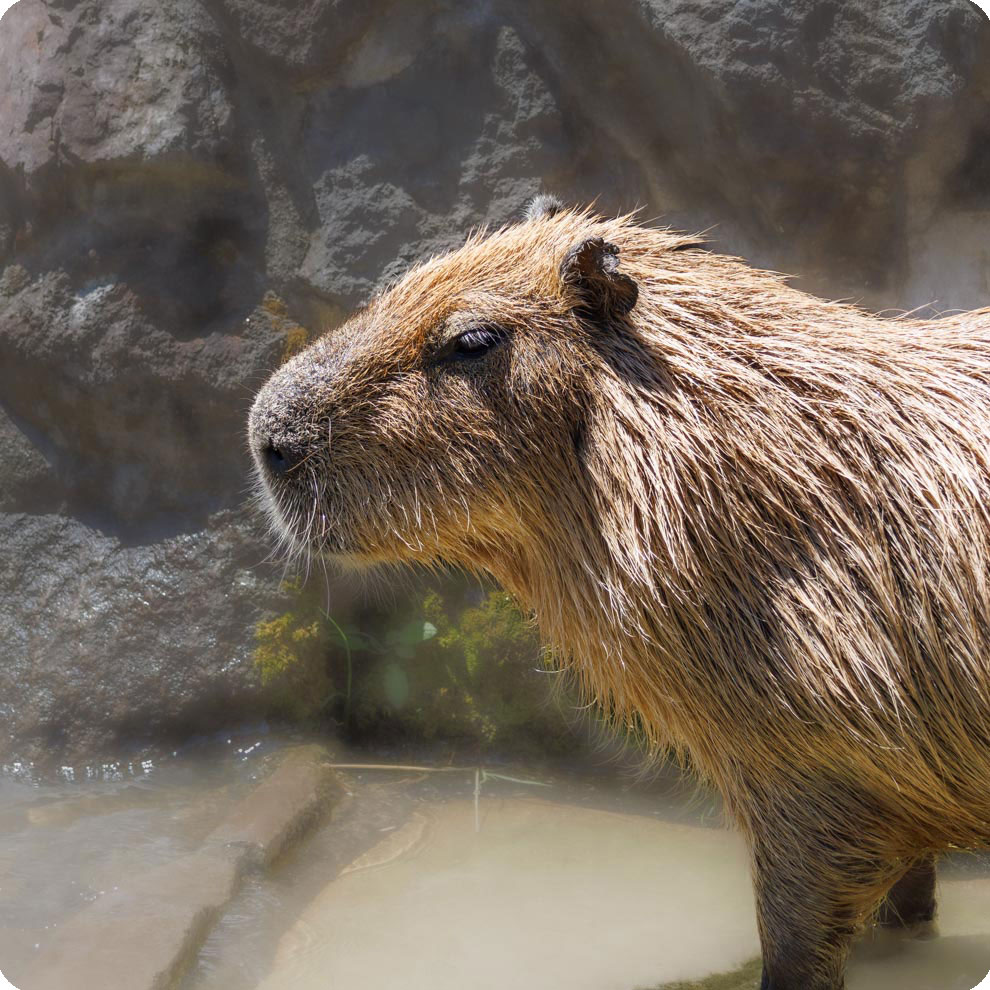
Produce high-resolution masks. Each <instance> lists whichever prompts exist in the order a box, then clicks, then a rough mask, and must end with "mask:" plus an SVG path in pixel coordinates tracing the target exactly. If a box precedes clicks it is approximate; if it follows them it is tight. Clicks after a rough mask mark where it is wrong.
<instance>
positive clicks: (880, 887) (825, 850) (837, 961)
mask: <svg viewBox="0 0 990 990" xmlns="http://www.w3.org/2000/svg"><path fill="white" fill-rule="evenodd" d="M775 838H776V840H777V841H773V840H771V841H764V842H762V843H761V842H760V841H759V840H758V841H757V843H756V845H755V846H754V850H753V868H754V882H755V886H756V904H757V920H758V923H759V929H760V943H761V947H762V951H763V981H762V983H761V990H843V987H844V986H845V982H844V973H845V967H846V958H847V957H848V955H849V948H850V945H851V943H852V939H853V936H854V935H855V934H856V933H857V931H858V930H859V929H860V927H861V925H862V922H863V921H864V919H865V918H867V917H869V916H870V915H871V914H872V912H873V909H874V908H875V907H876V905H877V903H878V902H879V901H880V898H881V897H882V896H883V893H884V891H885V890H886V889H887V887H888V886H889V885H890V873H889V871H887V870H886V869H885V868H882V867H874V866H873V865H872V864H871V863H869V862H868V861H866V860H865V859H864V858H862V857H860V856H857V855H856V854H855V853H849V854H842V855H839V854H837V852H836V850H835V849H834V848H833V847H830V846H827V845H826V844H825V843H823V842H821V841H820V839H819V841H815V838H814V837H811V836H808V841H807V842H806V843H805V844H803V845H800V846H795V848H787V847H786V846H781V845H778V844H777V842H778V841H779V835H778V836H776V837H775Z"/></svg>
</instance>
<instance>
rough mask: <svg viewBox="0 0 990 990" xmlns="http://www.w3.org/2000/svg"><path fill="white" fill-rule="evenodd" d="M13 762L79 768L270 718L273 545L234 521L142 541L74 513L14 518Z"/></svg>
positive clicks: (5, 542) (4, 536)
mask: <svg viewBox="0 0 990 990" xmlns="http://www.w3.org/2000/svg"><path fill="white" fill-rule="evenodd" d="M0 545H2V546H3V547H4V552H3V554H2V555H0V587H3V588H4V608H3V610H2V611H0V641H2V642H3V643H4V663H3V665H0V699H2V702H0V704H2V714H3V729H4V733H3V738H0V753H4V754H10V753H15V752H17V753H20V754H21V755H23V756H28V757H33V758H35V759H38V760H41V761H45V762H51V761H57V760H60V759H61V760H64V761H66V762H71V761H72V760H73V759H74V758H75V757H77V756H78V754H79V753H80V752H82V753H90V754H95V755H99V754H106V753H108V752H110V751H111V750H112V747H113V746H115V745H119V744H121V743H122V742H123V741H126V740H130V741H132V742H134V741H137V742H144V743H151V742H154V741H155V740H160V739H162V738H174V737H175V736H176V735H182V734H184V733H190V732H194V731H197V730H202V728H203V727H204V726H214V727H216V726H220V725H223V724H227V723H228V722H229V718H230V715H229V713H230V711H231V710H232V709H233V710H234V711H236V712H237V713H238V716H239V717H241V718H246V717H250V716H251V715H252V714H253V715H255V716H257V714H258V712H259V711H261V710H262V709H263V698H262V692H261V689H260V686H259V684H258V683H257V679H256V674H255V670H254V666H253V663H252V650H253V646H254V642H253V626H252V624H251V623H250V621H249V620H250V617H251V615H252V614H259V613H260V612H261V611H262V610H263V609H264V608H265V607H266V606H268V605H269V604H270V602H271V594H272V593H271V587H270V583H269V581H268V580H266V577H265V575H264V572H260V573H259V571H258V569H257V565H258V563H259V561H260V560H261V558H262V556H263V554H264V552H265V551H264V547H263V545H262V544H261V542H260V541H259V540H257V538H255V537H254V536H253V535H252V534H251V532H250V524H248V523H246V522H245V521H244V519H243V518H241V517H239V516H237V515H236V514H233V513H224V514H220V515H218V516H214V517H212V518H211V519H210V520H209V526H208V527H207V528H205V529H203V530H201V531H196V532H191V533H185V534H180V535H175V536H171V537H169V538H167V539H164V540H161V541H159V542H154V543H149V544H142V545H136V546H128V545H125V544H122V543H121V542H120V540H118V539H117V538H115V537H113V536H110V535H106V534H103V533H100V532H99V531H98V530H95V529H91V528H89V527H87V526H86V525H84V524H83V523H81V522H79V521H78V520H74V519H71V518H68V517H65V516H60V515H54V514H52V515H28V514H24V513H20V514H14V513H7V514H2V515H0Z"/></svg>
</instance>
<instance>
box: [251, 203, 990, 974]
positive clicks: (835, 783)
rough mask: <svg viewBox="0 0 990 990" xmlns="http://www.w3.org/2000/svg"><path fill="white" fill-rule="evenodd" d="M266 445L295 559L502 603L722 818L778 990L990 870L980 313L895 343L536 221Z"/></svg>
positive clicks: (326, 365)
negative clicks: (944, 879)
mask: <svg viewBox="0 0 990 990" xmlns="http://www.w3.org/2000/svg"><path fill="white" fill-rule="evenodd" d="M250 436H251V444H252V449H253V451H254V454H255V458H256V461H257V464H258V471H259V476H260V478H261V480H262V491H263V498H264V500H265V502H266V505H267V507H268V509H269V512H270V514H271V517H272V519H273V521H274V523H275V526H276V528H277V529H278V531H279V533H280V534H281V535H282V537H283V538H284V539H285V540H286V541H287V543H288V544H290V545H291V546H293V547H295V548H297V549H300V550H304V551H305V552H312V553H318V554H321V555H323V556H325V557H328V558H332V559H335V560H337V561H338V562H340V563H342V564H344V565H345V566H347V565H350V566H368V565H374V564H377V563H396V562H408V563H416V562H421V563H427V564H435V563H438V562H451V563H454V564H457V565H460V566H462V567H465V568H468V569H471V570H474V571H480V572H487V573H490V574H491V575H493V576H494V577H495V578H496V579H497V580H498V581H499V582H501V583H502V584H503V585H504V586H505V587H506V588H508V589H509V590H511V591H512V592H514V593H515V595H516V596H517V597H518V599H519V600H520V602H521V603H522V604H523V605H524V606H525V607H527V608H529V609H532V611H533V613H534V614H535V616H536V617H537V620H538V622H539V626H540V629H541V631H542V635H543V637H544V639H545V641H546V642H547V644H548V645H549V646H550V647H552V655H553V657H554V658H556V660H557V662H559V663H561V664H563V665H565V666H567V667H569V668H570V669H571V670H572V671H573V672H574V673H575V674H576V676H577V679H578V680H579V681H580V684H581V686H582V687H583V689H584V691H585V692H586V693H587V695H588V697H589V698H592V699H594V700H595V701H597V702H598V703H599V704H600V705H601V706H602V708H603V709H605V710H606V711H607V712H608V713H609V714H610V715H611V717H612V718H614V719H615V720H616V721H618V722H619V723H621V724H627V725H630V726H634V727H635V728H636V729H637V731H639V732H640V733H641V734H643V735H645V736H646V738H648V739H649V740H650V742H651V743H652V745H653V746H654V747H655V748H656V749H657V750H658V751H659V750H663V749H666V750H673V751H675V752H676V753H678V754H679V755H680V756H681V757H682V758H684V759H686V760H687V761H688V762H689V763H690V765H691V766H693V767H694V768H696V769H697V770H698V771H699V772H700V773H701V774H703V775H704V776H705V777H706V778H707V779H708V780H710V781H711V782H712V783H713V784H714V785H715V786H717V788H718V789H719V790H720V792H721V793H722V795H723V796H724V798H725V801H726V804H727V807H728V809H729V810H730V812H731V814H732V816H733V817H734V819H735V821H736V822H737V823H738V825H739V827H740V828H741V829H742V830H743V832H744V833H745V835H746V836H747V838H748V840H749V843H750V846H751V849H752V863H753V876H754V881H755V887H756V895H757V906H758V917H759V924H760V934H761V939H762V947H763V959H764V976H763V986H764V988H773V990H838V988H841V987H842V986H843V970H844V966H845V959H846V954H847V952H848V948H849V944H850V941H851V938H852V936H853V934H854V933H855V932H856V930H857V928H858V927H859V926H861V925H862V923H863V922H864V921H867V920H870V919H872V918H874V917H875V916H876V912H877V910H878V908H879V907H880V905H881V902H883V900H884V898H885V896H886V895H888V894H889V893H891V891H893V893H892V894H891V901H892V903H888V906H887V908H886V909H885V911H886V916H887V920H890V918H891V917H894V918H895V919H896V918H897V917H901V918H902V920H905V921H914V920H925V919H926V918H930V917H931V913H932V911H933V910H934V901H933V891H932V877H933V873H932V870H933V865H932V864H933V857H934V855H935V854H936V853H937V852H938V851H940V850H943V849H945V848H946V847H948V846H950V845H952V846H963V847H976V846H982V845H985V844H986V843H987V840H988V838H990V588H988V579H990V462H988V453H990V310H980V311H977V312H971V313H965V314H961V315H955V316H949V317H945V318H942V319H936V320H930V321H919V320H915V319H909V318H878V317H875V316H872V315H870V314H868V313H866V312H864V311H862V310H860V309H857V308H855V307H853V306H849V305H844V304H841V303H830V302H824V301H822V300H820V299H817V298H814V297H812V296H809V295H806V294H804V293H802V292H799V291H797V290H796V289H794V288H793V287H791V286H789V285H788V284H787V283H786V282H785V280H784V279H783V278H781V277H780V276H778V275H775V274H770V273H767V272H762V271H756V270H753V269H751V268H749V267H748V266H746V265H745V264H743V263H742V262H740V261H738V260H736V259H732V258H728V257H724V256H720V255H717V254H714V253H711V252H709V251H707V250H705V249H704V246H703V245H701V244H699V243H698V242H697V241H696V240H693V239H691V238H687V237H684V236H681V235H677V234H674V233H671V232H669V231H666V230H658V229H650V228H647V227H644V226H640V225H638V224H637V223H635V222H634V221H633V220H632V219H631V218H629V217H624V218H619V219H604V218H601V217H597V216H594V215H592V214H591V213H590V212H588V211H574V210H563V209H559V208H557V207H556V206H554V205H553V204H552V203H551V204H546V203H544V204H541V205H540V206H539V207H537V208H536V209H535V210H533V211H532V213H531V215H530V216H528V217H527V219H526V220H524V221H522V222H520V223H518V224H514V225H511V226H508V227H506V228H503V229H501V230H499V231H496V232H494V233H490V234H485V233H482V234H476V235H474V236H471V237H470V238H469V239H468V240H467V242H466V243H465V245H464V246H463V247H462V248H460V249H459V250H456V251H453V252H452V253H450V254H448V255H445V256H443V257H439V258H435V259H432V260H430V261H429V262H427V263H426V264H424V265H422V266H421V267H418V268H416V269H414V270H412V271H411V272H409V273H408V274H407V275H406V276H405V277H404V278H403V279H402V280H401V281H400V282H398V283H397V284H396V285H394V286H393V287H391V288H390V289H389V290H388V291H386V292H384V293H383V294H382V295H381V296H379V297H378V298H377V299H375V300H374V301H373V302H372V303H371V304H370V305H369V306H368V307H367V308H366V309H364V310H363V311H361V312H360V313H358V314H357V315H356V316H354V317H353V318H352V319H351V320H350V321H349V322H348V323H347V324H345V325H344V326H343V327H341V328H340V329H338V330H337V331H335V332H333V333H332V334H329V335H327V336H325V337H322V338H320V339H318V340H317V341H316V342H315V343H314V344H313V345H311V347H310V348H309V349H308V350H306V351H305V352H303V353H302V354H300V355H298V356H296V357H295V358H294V359H293V360H291V361H290V362H289V363H288V364H286V365H285V366H284V367H283V368H281V369H280V370H279V371H278V372H276V373H275V375H274V376H273V377H272V379H271V380H270V381H269V383H268V384H267V385H266V386H265V387H264V389H263V390H262V391H261V393H260V394H259V396H258V399H257V401H256V403H255V406H254V409H253V411H252V414H251V423H250Z"/></svg>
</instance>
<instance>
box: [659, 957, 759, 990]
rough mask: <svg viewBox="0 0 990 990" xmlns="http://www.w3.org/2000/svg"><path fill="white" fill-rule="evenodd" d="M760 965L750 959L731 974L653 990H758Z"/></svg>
mask: <svg viewBox="0 0 990 990" xmlns="http://www.w3.org/2000/svg"><path fill="white" fill-rule="evenodd" d="M761 973H762V964H761V963H760V960H759V959H752V960H750V962H748V963H746V965H745V966H742V967H741V968H739V969H736V970H733V971H732V972H731V973H716V974H715V975H714V976H709V977H708V978H707V979H704V980H697V981H695V982H691V983H684V982H679V983H664V984H662V985H661V986H659V987H656V988H655V990H759V986H760V974H761Z"/></svg>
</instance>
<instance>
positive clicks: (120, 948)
mask: <svg viewBox="0 0 990 990" xmlns="http://www.w3.org/2000/svg"><path fill="white" fill-rule="evenodd" d="M342 794H343V788H342V787H340V785H339V784H338V782H337V776H336V774H335V773H334V771H333V770H332V769H331V768H330V766H329V765H328V759H327V753H326V750H324V749H323V747H321V746H300V747H298V748H296V749H293V750H291V751H290V752H289V753H288V754H287V755H286V756H285V758H284V759H283V760H282V762H281V763H280V764H279V766H278V767H277V768H276V769H275V771H274V772H273V773H272V774H271V775H270V776H269V777H267V778H266V779H265V780H263V781H262V782H261V783H260V784H259V785H258V786H257V787H256V788H255V789H254V790H253V791H252V792H251V793H250V794H249V795H248V796H247V797H246V798H244V800H243V801H241V802H240V803H239V804H238V805H237V806H236V808H235V809H234V810H233V811H232V812H231V813H230V814H228V816H227V817H226V818H225V820H224V821H223V822H222V823H221V824H220V825H219V826H218V827H217V828H216V829H214V831H213V832H212V833H211V834H210V835H209V837H208V838H207V840H206V842H204V844H203V845H202V846H201V848H200V849H199V850H197V851H196V852H192V853H189V854H188V855H186V856H183V857H181V858H179V859H177V860H175V861H174V862H171V863H167V864H166V865H164V866H160V867H158V868H157V869H154V870H150V871H149V872H148V873H145V874H144V875H143V876H140V877H136V878H134V880H133V881H132V882H131V883H129V884H128V885H127V886H126V887H122V888H121V889H119V890H116V891H114V892H113V893H111V894H107V895H105V896H103V897H101V898H100V899H99V900H98V901H96V902H95V903H93V904H92V905H90V906H89V907H87V908H85V909H84V910H82V911H80V912H79V913H78V914H76V915H75V916H74V917H72V918H70V919H69V920H68V921H67V922H66V923H65V924H64V925H62V926H61V928H60V929H59V931H58V933H57V935H56V936H55V938H53V939H52V941H51V943H50V944H49V946H48V948H47V949H46V951H45V953H44V956H43V958H39V959H38V960H37V962H36V963H35V964H34V966H33V967H32V969H31V970H29V971H28V973H27V975H26V976H25V977H24V978H23V980H22V982H21V985H20V987H19V990H173V988H174V987H176V986H177V985H178V983H179V981H180V980H181V978H182V976H183V974H184V973H185V971H186V968H187V967H188V965H189V963H190V962H191V961H192V959H193V958H194V957H195V954H196V952H197V951H198V949H199V947H200V945H202V943H203V940H204V939H205V938H206V936H207V934H208V933H209V931H210V929H211V928H212V926H213V925H214V923H215V922H216V920H217V919H218V918H219V916H220V914H221V912H222V911H223V909H224V907H225V906H226V905H227V904H228V903H229V902H230V900H231V898H233V896H234V895H235V894H236V893H237V891H238V889H239V887H240V883H241V880H242V878H243V877H244V875H245V874H246V873H248V872H250V871H252V870H255V869H264V868H266V867H267V866H269V865H270V864H271V863H272V862H273V861H274V860H275V859H276V858H277V857H278V856H279V855H281V854H282V853H283V852H285V851H286V849H287V848H288V847H289V846H290V845H291V844H292V843H293V842H296V841H298V840H299V839H301V838H302V837H303V835H304V834H305V833H306V832H307V831H308V830H309V829H311V828H312V827H313V826H314V825H315V824H316V823H317V822H318V821H319V820H320V819H321V818H322V817H323V816H324V815H326V814H327V813H328V812H329V810H330V808H331V807H332V805H333V804H334V803H335V802H336V800H337V799H338V798H339V797H340V796H341V795H342Z"/></svg>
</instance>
